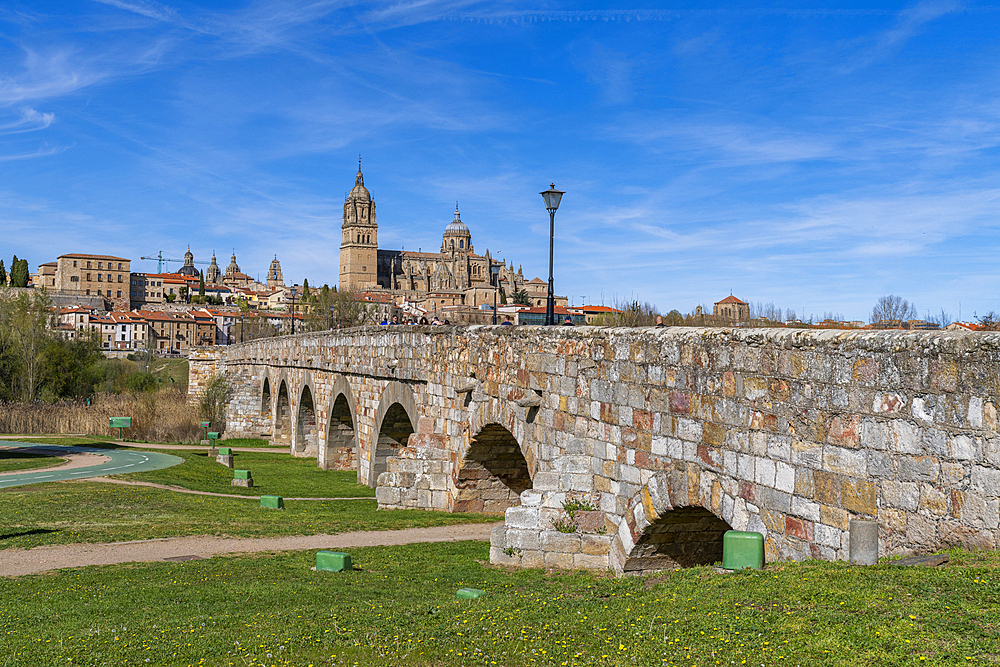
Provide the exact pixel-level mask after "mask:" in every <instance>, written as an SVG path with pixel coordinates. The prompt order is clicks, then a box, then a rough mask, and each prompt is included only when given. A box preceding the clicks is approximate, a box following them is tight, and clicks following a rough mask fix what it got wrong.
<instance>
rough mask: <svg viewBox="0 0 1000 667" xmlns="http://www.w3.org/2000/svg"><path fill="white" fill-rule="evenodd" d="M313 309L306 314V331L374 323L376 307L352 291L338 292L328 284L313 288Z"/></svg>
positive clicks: (304, 328) (304, 325)
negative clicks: (316, 288)
mask: <svg viewBox="0 0 1000 667" xmlns="http://www.w3.org/2000/svg"><path fill="white" fill-rule="evenodd" d="M311 304H312V306H313V307H312V310H311V311H310V312H309V314H308V315H306V319H305V322H304V324H303V326H302V329H303V330H304V331H322V330H325V329H336V328H338V327H341V328H345V329H346V328H349V327H358V326H362V325H365V324H374V319H373V318H374V314H375V308H374V307H373V306H372V305H371V304H369V303H366V302H364V301H359V300H358V299H356V298H355V297H354V295H353V294H351V293H350V292H338V291H337V289H336V288H333V289H331V288H329V287H327V286H326V285H324V286H323V287H321V288H320V289H319V290H313V298H312V299H311Z"/></svg>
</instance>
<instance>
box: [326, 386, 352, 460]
mask: <svg viewBox="0 0 1000 667" xmlns="http://www.w3.org/2000/svg"><path fill="white" fill-rule="evenodd" d="M326 469H327V470H357V469H358V449H357V440H356V439H355V436H354V419H353V418H352V417H351V406H350V404H349V403H348V402H347V396H345V395H344V394H339V395H338V396H337V400H335V401H334V402H333V408H331V410H330V426H329V428H328V430H327V435H326Z"/></svg>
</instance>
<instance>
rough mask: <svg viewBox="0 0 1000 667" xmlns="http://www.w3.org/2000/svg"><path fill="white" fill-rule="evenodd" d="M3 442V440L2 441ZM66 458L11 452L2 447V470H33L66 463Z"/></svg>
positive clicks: (0, 466) (0, 460) (0, 442)
mask: <svg viewBox="0 0 1000 667" xmlns="http://www.w3.org/2000/svg"><path fill="white" fill-rule="evenodd" d="M0 444H2V441H0ZM65 461H66V459H64V458H62V457H59V456H48V455H45V454H33V453H31V452H11V451H5V450H3V449H0V472H13V471H15V470H33V469H35V468H46V467H48V466H55V465H59V464H60V463H65Z"/></svg>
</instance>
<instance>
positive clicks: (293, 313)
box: [291, 285, 298, 336]
mask: <svg viewBox="0 0 1000 667" xmlns="http://www.w3.org/2000/svg"><path fill="white" fill-rule="evenodd" d="M297 288H298V285H292V290H291V291H292V335H293V336H294V335H295V291H296V289H297Z"/></svg>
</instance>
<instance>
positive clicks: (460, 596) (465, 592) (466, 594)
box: [455, 588, 486, 600]
mask: <svg viewBox="0 0 1000 667" xmlns="http://www.w3.org/2000/svg"><path fill="white" fill-rule="evenodd" d="M485 596H486V591H481V590H479V589H476V588H459V589H458V592H457V593H455V599H456V600H478V599H479V598H481V597H485Z"/></svg>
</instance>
